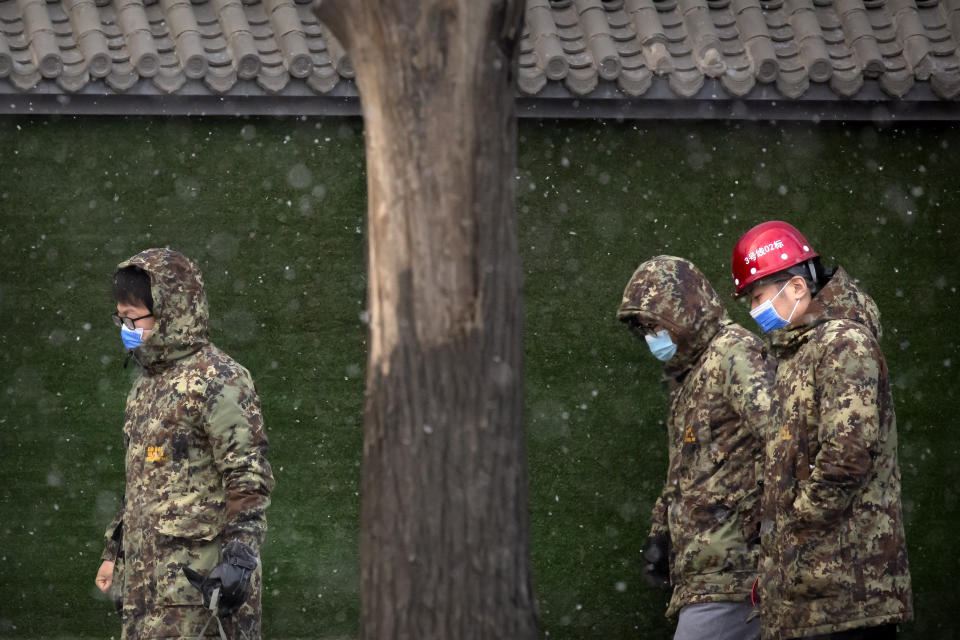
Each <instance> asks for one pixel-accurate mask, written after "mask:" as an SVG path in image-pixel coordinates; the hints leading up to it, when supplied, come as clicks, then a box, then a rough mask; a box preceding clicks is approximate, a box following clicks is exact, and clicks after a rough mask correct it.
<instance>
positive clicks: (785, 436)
mask: <svg viewBox="0 0 960 640" xmlns="http://www.w3.org/2000/svg"><path fill="white" fill-rule="evenodd" d="M780 439H781V440H793V436H792V435H790V429H789V428H788V427H787V425H783V426H782V427H780Z"/></svg>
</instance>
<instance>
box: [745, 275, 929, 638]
mask: <svg viewBox="0 0 960 640" xmlns="http://www.w3.org/2000/svg"><path fill="white" fill-rule="evenodd" d="M801 322H802V323H803V324H802V325H801V326H799V327H796V328H792V329H784V330H781V331H776V332H773V334H772V342H773V348H774V350H775V353H776V355H777V357H778V360H779V366H778V369H777V379H776V391H775V398H776V401H775V404H777V405H778V408H777V410H776V412H775V414H774V416H775V418H776V422H775V423H774V425H773V426H774V427H775V430H774V432H772V433H771V436H772V437H771V438H770V439H769V440H768V443H767V450H766V477H765V484H764V497H763V518H764V520H763V526H762V527H761V535H762V545H763V559H762V564H761V572H762V577H761V585H760V586H761V618H762V624H763V627H764V636H765V637H769V638H781V637H782V638H794V637H802V636H807V635H815V634H825V633H831V632H835V631H842V630H846V629H854V628H861V627H871V626H877V625H881V624H888V623H895V622H900V621H903V620H908V619H910V618H911V617H912V597H911V591H910V573H909V569H908V567H907V551H906V544H905V540H904V534H903V517H902V515H901V509H900V472H899V469H898V466H897V430H896V419H895V417H894V411H893V397H892V394H891V389H890V376H889V373H888V372H887V365H886V361H885V360H884V357H883V353H882V352H881V351H880V345H879V344H878V342H877V341H878V339H879V337H880V331H881V330H880V314H879V311H878V310H877V307H876V305H875V304H874V302H873V300H872V299H871V298H870V297H869V296H867V295H866V294H865V293H863V292H862V291H861V290H860V289H859V288H857V286H856V285H855V284H854V283H853V281H852V280H851V279H850V278H849V276H848V275H847V274H846V273H845V272H844V271H843V270H837V272H836V274H835V275H834V276H833V278H832V279H831V280H830V281H829V282H828V284H827V285H826V286H825V287H824V288H823V289H822V290H821V291H820V293H819V294H818V295H817V296H816V297H814V298H813V300H812V302H811V304H810V306H809V307H808V309H807V311H806V313H805V314H804V316H803V317H802V318H801Z"/></svg>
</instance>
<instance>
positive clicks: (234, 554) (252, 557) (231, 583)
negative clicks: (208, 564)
mask: <svg viewBox="0 0 960 640" xmlns="http://www.w3.org/2000/svg"><path fill="white" fill-rule="evenodd" d="M256 568H257V554H255V553H254V552H253V549H251V548H250V547H248V546H247V545H245V544H244V543H242V542H237V541H233V542H228V543H227V544H226V545H225V546H224V547H223V550H222V551H221V552H220V564H218V565H217V566H215V567H214V568H213V569H211V570H210V572H209V573H208V574H207V575H206V576H204V575H202V574H200V573H197V572H196V571H194V570H193V569H191V568H190V567H187V566H184V567H183V573H184V574H185V575H186V576H187V580H189V581H190V584H192V585H193V586H195V587H196V588H197V589H199V590H200V593H201V594H202V595H203V606H205V607H209V606H210V601H211V600H212V598H213V592H214V590H215V589H217V588H219V589H220V595H219V599H218V600H217V612H218V614H219V615H227V614H231V613H233V612H234V611H236V610H237V609H239V608H240V607H242V606H243V603H244V602H246V601H247V597H248V596H249V595H250V576H251V575H253V570H254V569H256Z"/></svg>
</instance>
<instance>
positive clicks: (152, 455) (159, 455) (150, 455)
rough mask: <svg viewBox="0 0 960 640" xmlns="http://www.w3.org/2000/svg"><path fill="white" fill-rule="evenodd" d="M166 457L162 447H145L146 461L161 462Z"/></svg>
mask: <svg viewBox="0 0 960 640" xmlns="http://www.w3.org/2000/svg"><path fill="white" fill-rule="evenodd" d="M166 459H167V454H166V453H164V451H163V447H147V462H163V461H164V460H166Z"/></svg>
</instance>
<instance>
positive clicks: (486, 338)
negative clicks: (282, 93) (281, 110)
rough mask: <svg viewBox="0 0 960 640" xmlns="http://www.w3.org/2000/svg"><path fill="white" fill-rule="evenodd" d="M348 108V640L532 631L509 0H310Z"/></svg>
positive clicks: (518, 3) (513, 24) (514, 14)
mask: <svg viewBox="0 0 960 640" xmlns="http://www.w3.org/2000/svg"><path fill="white" fill-rule="evenodd" d="M315 10H316V12H317V15H318V16H319V18H320V20H322V21H323V22H324V23H325V24H326V25H327V26H328V27H329V28H330V29H331V30H332V31H333V32H334V34H335V35H336V36H337V38H338V39H339V40H340V41H341V43H342V44H343V45H344V47H345V48H346V50H347V52H348V54H349V55H350V58H351V60H352V62H353V65H354V68H355V69H356V74H357V75H356V78H357V86H358V88H359V91H360V97H361V102H362V107H363V117H364V125H365V133H366V154H367V172H368V198H369V212H368V232H369V235H368V242H369V245H368V254H367V258H368V271H369V279H370V282H369V294H368V295H369V300H368V302H369V314H370V342H369V356H368V362H367V395H366V406H365V416H364V445H363V498H362V515H361V518H362V522H361V548H360V554H361V598H362V604H361V611H362V617H361V638H365V639H371V640H372V639H374V638H376V639H378V640H379V639H390V638H398V639H411V640H413V639H416V640H421V639H422V640H428V639H433V638H436V639H444V640H451V639H460V638H464V639H466V638H511V639H521V640H522V639H526V638H534V637H535V636H536V625H535V614H534V597H533V593H532V589H531V587H530V575H529V548H528V520H527V486H526V453H525V446H524V437H523V425H522V406H523V398H522V380H523V372H522V306H521V296H520V285H521V272H520V264H519V258H518V253H517V238H516V219H515V211H514V195H515V194H514V182H515V178H514V172H515V164H516V162H515V161H516V149H515V145H516V120H515V113H514V102H513V98H514V90H513V83H514V77H515V63H516V61H515V45H516V42H517V40H519V36H520V28H521V20H522V11H523V1H522V0H499V1H496V0H423V1H420V2H418V1H416V0H321V1H320V2H318V3H317V4H315Z"/></svg>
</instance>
